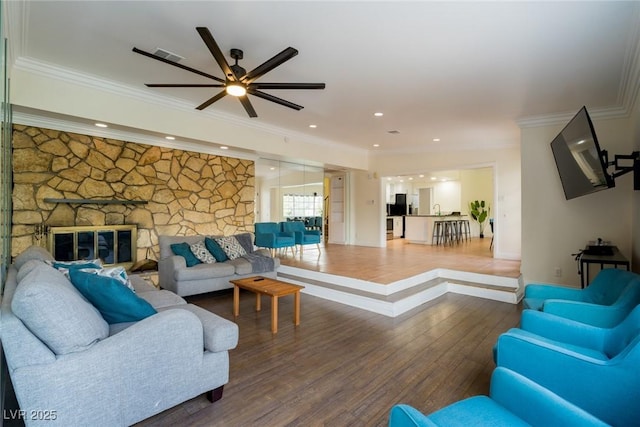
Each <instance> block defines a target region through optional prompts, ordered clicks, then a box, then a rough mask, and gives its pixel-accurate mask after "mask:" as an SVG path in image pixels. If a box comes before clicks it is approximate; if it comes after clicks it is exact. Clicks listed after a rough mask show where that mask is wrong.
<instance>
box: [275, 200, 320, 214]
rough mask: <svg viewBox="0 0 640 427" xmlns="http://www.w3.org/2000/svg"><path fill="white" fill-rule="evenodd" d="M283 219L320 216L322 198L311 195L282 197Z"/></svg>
mask: <svg viewBox="0 0 640 427" xmlns="http://www.w3.org/2000/svg"><path fill="white" fill-rule="evenodd" d="M282 211H283V213H284V217H285V218H306V217H312V216H313V217H316V216H322V196H319V195H313V194H308V195H306V194H285V195H283V196H282Z"/></svg>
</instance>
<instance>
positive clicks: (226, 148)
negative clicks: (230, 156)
mask: <svg viewBox="0 0 640 427" xmlns="http://www.w3.org/2000/svg"><path fill="white" fill-rule="evenodd" d="M220 149H221V150H228V149H229V147H227V146H226V145H221V146H220Z"/></svg>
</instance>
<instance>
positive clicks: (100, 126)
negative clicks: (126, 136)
mask: <svg viewBox="0 0 640 427" xmlns="http://www.w3.org/2000/svg"><path fill="white" fill-rule="evenodd" d="M96 126H98V127H99V128H108V127H109V126H107V125H105V124H104V123H96Z"/></svg>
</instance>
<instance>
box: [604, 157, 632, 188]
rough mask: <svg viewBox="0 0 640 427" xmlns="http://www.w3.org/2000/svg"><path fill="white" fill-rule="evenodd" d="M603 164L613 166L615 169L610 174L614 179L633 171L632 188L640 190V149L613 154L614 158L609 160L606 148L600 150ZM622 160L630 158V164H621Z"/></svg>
mask: <svg viewBox="0 0 640 427" xmlns="http://www.w3.org/2000/svg"><path fill="white" fill-rule="evenodd" d="M602 156H603V158H604V161H605V164H606V165H607V166H613V167H614V168H615V170H614V171H613V173H612V174H611V178H613V179H616V178H617V177H619V176H622V175H624V174H627V173H629V172H633V175H634V176H633V189H634V190H640V151H634V152H632V153H631V154H616V155H614V156H613V158H614V160H613V161H612V162H609V156H608V154H607V151H606V150H603V151H602ZM623 160H632V161H633V164H632V165H621V164H620V162H621V161H623Z"/></svg>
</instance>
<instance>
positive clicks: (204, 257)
mask: <svg viewBox="0 0 640 427" xmlns="http://www.w3.org/2000/svg"><path fill="white" fill-rule="evenodd" d="M189 249H191V252H193V255H194V256H195V257H196V258H198V259H199V260H200V262H203V263H205V264H213V263H214V262H216V259H215V258H214V256H213V255H211V252H209V251H208V250H207V247H206V246H205V245H204V240H202V241H200V242H197V243H194V244H193V245H191V246H190V247H189Z"/></svg>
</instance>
